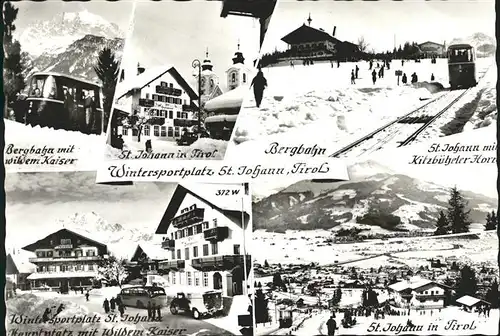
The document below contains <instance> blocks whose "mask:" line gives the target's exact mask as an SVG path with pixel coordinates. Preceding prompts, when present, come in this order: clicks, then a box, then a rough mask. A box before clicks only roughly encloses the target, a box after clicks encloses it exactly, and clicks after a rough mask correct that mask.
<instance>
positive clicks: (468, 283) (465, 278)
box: [456, 265, 477, 297]
mask: <svg viewBox="0 0 500 336" xmlns="http://www.w3.org/2000/svg"><path fill="white" fill-rule="evenodd" d="M476 292H477V279H476V273H475V272H474V270H473V269H472V268H470V266H468V265H465V266H464V267H462V269H461V270H460V277H459V279H458V284H457V290H456V293H457V297H462V296H464V295H470V296H474V295H476Z"/></svg>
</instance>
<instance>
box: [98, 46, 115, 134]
mask: <svg viewBox="0 0 500 336" xmlns="http://www.w3.org/2000/svg"><path fill="white" fill-rule="evenodd" d="M119 67H120V65H119V62H118V60H116V58H115V55H114V54H113V51H112V50H111V48H108V47H106V48H103V49H102V50H101V51H100V52H99V55H98V57H97V64H96V65H95V66H94V71H95V73H96V74H97V77H98V78H99V80H100V81H101V83H102V94H103V98H102V100H103V110H104V116H103V117H104V120H103V121H102V125H103V128H105V127H106V125H107V124H108V121H109V115H110V112H111V106H112V105H113V96H114V95H115V88H116V83H117V81H118V73H119V70H120V69H119ZM112 126H113V127H114V126H117V125H112ZM105 131H106V130H105V129H102V130H101V132H105Z"/></svg>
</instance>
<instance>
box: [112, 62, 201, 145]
mask: <svg viewBox="0 0 500 336" xmlns="http://www.w3.org/2000/svg"><path fill="white" fill-rule="evenodd" d="M115 97H117V98H116V101H115V110H119V111H120V112H121V113H122V114H124V115H134V114H135V115H137V116H138V117H139V118H141V120H144V121H146V120H147V122H145V123H143V125H142V127H141V128H137V127H126V126H121V127H119V129H118V134H121V135H122V136H123V138H124V140H127V138H128V140H134V141H141V142H143V141H146V140H148V139H150V140H161V141H175V140H176V139H177V138H179V137H180V136H181V134H182V131H183V129H184V128H189V127H192V126H193V125H195V124H196V122H197V116H196V111H197V109H198V107H197V105H196V104H197V100H198V95H197V94H196V92H195V91H194V90H193V89H192V88H191V86H190V85H189V84H188V83H187V82H186V81H185V80H184V78H183V77H182V76H181V75H180V73H179V72H178V71H177V70H176V69H175V68H174V67H173V66H170V65H167V66H160V67H154V68H151V69H148V70H145V69H144V68H140V67H139V68H138V74H137V75H136V76H134V77H131V78H126V79H125V80H124V81H122V82H120V83H119V84H118V85H117V90H116V94H115Z"/></svg>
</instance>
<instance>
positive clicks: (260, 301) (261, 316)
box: [254, 289, 269, 323]
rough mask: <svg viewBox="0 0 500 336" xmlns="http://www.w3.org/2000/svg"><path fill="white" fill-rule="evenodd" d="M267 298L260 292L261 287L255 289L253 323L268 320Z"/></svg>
mask: <svg viewBox="0 0 500 336" xmlns="http://www.w3.org/2000/svg"><path fill="white" fill-rule="evenodd" d="M267 302H268V301H267V299H266V297H265V295H264V293H263V292H262V289H257V290H256V291H255V299H254V305H255V323H266V322H269V308H268V307H267Z"/></svg>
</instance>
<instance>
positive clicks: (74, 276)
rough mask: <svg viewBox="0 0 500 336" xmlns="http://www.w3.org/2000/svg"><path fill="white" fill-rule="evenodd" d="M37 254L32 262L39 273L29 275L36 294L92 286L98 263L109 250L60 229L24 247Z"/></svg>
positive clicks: (97, 243) (90, 240)
mask: <svg viewBox="0 0 500 336" xmlns="http://www.w3.org/2000/svg"><path fill="white" fill-rule="evenodd" d="M23 250H26V251H30V252H33V253H35V255H36V257H33V258H30V259H29V262H30V263H32V264H34V265H36V271H35V272H34V273H32V274H31V275H29V276H28V277H27V279H28V280H29V281H30V285H31V289H33V290H37V289H38V290H56V291H60V292H62V293H64V292H68V290H70V289H72V288H76V289H80V288H87V287H89V286H92V284H93V281H94V280H95V279H96V278H97V277H98V273H97V268H98V265H99V263H100V262H101V261H102V260H103V258H105V256H107V254H108V249H107V246H106V245H104V244H101V243H99V242H97V241H95V240H92V239H90V238H87V237H85V236H83V235H81V234H78V233H76V232H74V231H72V230H68V229H61V230H59V231H57V232H54V233H51V234H50V235H48V236H47V237H45V238H43V239H40V240H38V241H36V242H34V243H32V244H29V245H27V246H25V247H23Z"/></svg>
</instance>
